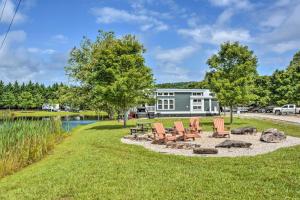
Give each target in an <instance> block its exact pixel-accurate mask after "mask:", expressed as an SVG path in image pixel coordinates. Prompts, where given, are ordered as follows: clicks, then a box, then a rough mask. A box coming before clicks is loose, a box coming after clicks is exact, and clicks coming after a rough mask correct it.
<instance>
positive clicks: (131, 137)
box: [123, 135, 135, 140]
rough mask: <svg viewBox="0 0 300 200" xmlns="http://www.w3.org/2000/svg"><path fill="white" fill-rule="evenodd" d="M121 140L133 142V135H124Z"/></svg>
mask: <svg viewBox="0 0 300 200" xmlns="http://www.w3.org/2000/svg"><path fill="white" fill-rule="evenodd" d="M123 138H124V139H128V140H134V139H135V135H125V136H124V137H123Z"/></svg>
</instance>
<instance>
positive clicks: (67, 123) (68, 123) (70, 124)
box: [62, 120, 97, 132]
mask: <svg viewBox="0 0 300 200" xmlns="http://www.w3.org/2000/svg"><path fill="white" fill-rule="evenodd" d="M95 122H97V120H63V121H62V127H63V129H64V130H65V131H67V132H69V131H71V130H72V129H73V128H75V127H77V126H80V125H87V124H92V123H95Z"/></svg>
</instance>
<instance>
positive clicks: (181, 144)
mask: <svg viewBox="0 0 300 200" xmlns="http://www.w3.org/2000/svg"><path fill="white" fill-rule="evenodd" d="M197 147H200V144H193V143H188V142H177V143H176V142H168V143H167V144H166V148H171V149H186V150H189V149H193V148H197Z"/></svg>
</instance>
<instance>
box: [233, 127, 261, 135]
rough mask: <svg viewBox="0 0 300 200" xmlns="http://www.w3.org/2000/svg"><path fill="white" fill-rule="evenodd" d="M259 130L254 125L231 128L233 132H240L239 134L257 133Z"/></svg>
mask: <svg viewBox="0 0 300 200" xmlns="http://www.w3.org/2000/svg"><path fill="white" fill-rule="evenodd" d="M256 132H257V129H256V128H255V127H252V126H247V127H242V128H235V129H232V130H231V134H239V135H245V134H255V133H256Z"/></svg>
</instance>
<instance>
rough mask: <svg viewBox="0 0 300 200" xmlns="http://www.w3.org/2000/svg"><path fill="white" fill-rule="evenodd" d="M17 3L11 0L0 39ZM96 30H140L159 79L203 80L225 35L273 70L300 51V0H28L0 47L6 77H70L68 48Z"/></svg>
mask: <svg viewBox="0 0 300 200" xmlns="http://www.w3.org/2000/svg"><path fill="white" fill-rule="evenodd" d="M0 1H1V3H0V11H1V10H2V8H3V5H4V2H5V0H0ZM17 2H18V0H7V2H6V6H5V9H4V12H3V15H2V18H1V21H0V42H2V40H3V38H4V35H5V32H6V30H7V28H8V25H9V23H10V21H11V19H12V16H13V13H14V10H15V8H16V5H17ZM98 30H104V31H114V32H115V34H116V35H117V37H121V36H123V35H126V34H134V35H136V37H137V38H138V39H139V41H140V42H142V43H143V45H144V47H145V48H146V53H145V55H144V56H145V59H146V65H147V66H149V67H151V68H152V70H153V73H154V77H155V79H156V82H157V83H164V82H180V81H200V80H202V79H203V77H204V75H205V73H206V71H207V70H209V67H208V66H207V64H206V61H207V59H208V58H209V57H211V56H212V55H213V54H214V53H217V52H218V50H219V47H220V44H221V43H223V42H226V41H239V42H240V43H241V44H243V45H247V46H248V47H249V49H251V50H253V51H254V54H255V55H256V56H257V57H258V61H259V64H258V72H259V73H260V74H261V75H270V74H272V72H274V70H276V69H284V68H286V67H287V65H288V64H289V62H290V60H291V59H292V56H293V55H294V54H295V53H296V52H297V51H298V50H299V47H300V0H263V1H255V0H22V1H21V6H20V9H19V11H18V13H17V15H16V17H15V20H14V23H13V25H12V28H11V31H10V32H9V34H8V36H7V38H6V40H5V43H4V46H3V48H2V49H0V80H2V81H4V82H6V83H7V82H12V81H15V80H18V81H19V82H28V81H29V80H32V81H34V82H40V83H44V84H47V85H48V84H52V83H55V82H64V83H70V82H71V80H70V79H69V78H68V77H67V76H66V74H65V71H64V67H65V66H66V65H67V63H68V57H69V52H70V50H71V49H72V48H73V47H74V46H78V45H79V44H80V41H81V40H82V38H83V36H87V37H88V38H90V39H92V40H93V39H95V37H96V35H97V34H98Z"/></svg>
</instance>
